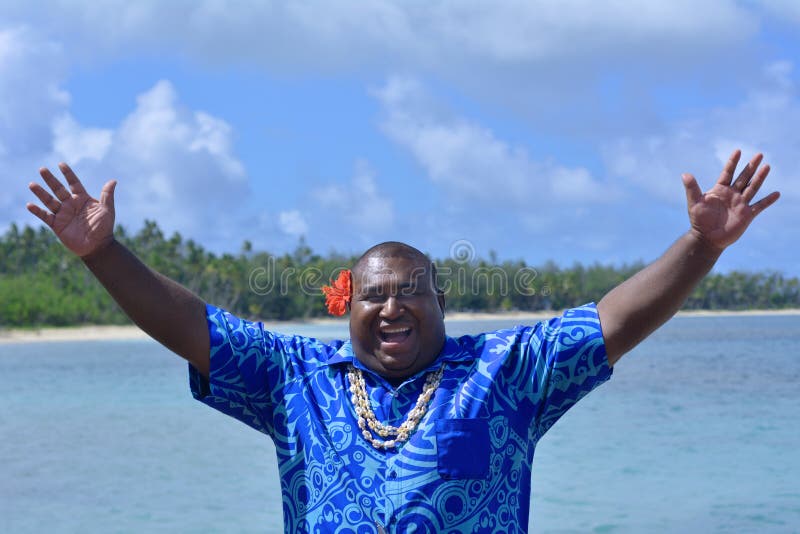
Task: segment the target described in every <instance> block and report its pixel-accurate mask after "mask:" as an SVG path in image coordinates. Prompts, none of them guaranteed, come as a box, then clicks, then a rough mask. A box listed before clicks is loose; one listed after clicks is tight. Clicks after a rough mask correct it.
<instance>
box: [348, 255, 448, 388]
mask: <svg viewBox="0 0 800 534" xmlns="http://www.w3.org/2000/svg"><path fill="white" fill-rule="evenodd" d="M350 338H351V341H352V343H353V350H354V352H355V355H356V357H357V358H358V359H359V361H361V363H362V364H364V365H365V366H366V367H367V368H369V369H372V370H373V371H375V372H376V373H378V374H380V375H382V376H384V377H386V378H387V379H403V378H407V377H409V376H411V375H413V374H415V373H417V372H419V371H421V370H423V369H424V368H425V367H427V366H428V365H430V363H431V362H432V361H433V360H435V359H436V356H437V355H438V354H439V351H440V350H441V349H442V346H443V345H444V339H445V335H444V297H443V296H442V295H437V293H436V289H435V288H434V286H433V280H432V276H431V267H430V263H428V262H422V261H420V260H413V259H409V258H406V257H402V256H400V257H370V258H365V259H364V260H363V263H362V264H361V265H360V266H359V268H358V269H356V270H354V272H353V298H352V301H351V304H350Z"/></svg>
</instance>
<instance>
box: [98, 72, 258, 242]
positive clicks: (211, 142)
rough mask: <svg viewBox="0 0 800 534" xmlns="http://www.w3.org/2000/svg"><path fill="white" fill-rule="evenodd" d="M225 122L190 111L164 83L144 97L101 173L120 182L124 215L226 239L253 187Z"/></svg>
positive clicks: (101, 165)
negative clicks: (227, 231)
mask: <svg viewBox="0 0 800 534" xmlns="http://www.w3.org/2000/svg"><path fill="white" fill-rule="evenodd" d="M231 135H232V131H231V128H230V126H229V125H228V124H227V123H225V122H224V121H222V120H221V119H218V118H215V117H212V116H210V115H208V114H207V113H203V112H200V111H192V110H189V109H186V108H184V107H183V106H181V105H180V103H179V101H178V94H177V91H176V90H175V88H174V87H173V86H172V84H171V83H170V82H168V81H166V80H162V81H160V82H158V83H156V84H155V86H153V87H152V88H151V89H150V90H148V91H146V92H144V93H142V94H141V95H139V96H138V97H137V106H136V108H135V109H134V110H133V111H132V112H131V113H130V114H129V115H128V116H127V117H125V119H124V120H123V121H122V123H121V124H120V126H119V127H118V128H117V129H116V130H115V131H114V134H113V142H112V144H111V146H110V147H109V148H108V150H107V152H106V154H105V157H104V158H102V160H101V161H99V162H98V164H97V171H98V172H102V173H103V174H104V175H106V176H114V177H117V178H118V179H119V181H120V184H119V188H118V191H119V192H120V193H121V194H124V195H126V196H127V197H128V199H129V201H128V202H127V203H126V204H124V205H120V204H118V206H121V207H122V206H124V210H125V211H123V213H126V212H127V213H128V215H127V216H126V217H125V220H126V221H131V222H132V223H133V224H136V225H138V224H139V221H141V220H142V219H145V218H148V219H156V220H158V221H159V224H163V225H164V227H166V228H168V229H175V230H179V231H182V232H186V233H189V234H190V235H197V236H199V235H206V236H207V237H210V238H211V239H214V234H219V235H217V236H216V237H217V238H218V239H219V238H220V236H221V235H223V234H224V231H223V229H224V228H225V227H226V226H227V225H229V224H233V223H234V222H235V221H236V220H237V219H238V218H239V217H240V216H241V214H240V213H238V212H237V210H236V208H237V206H239V205H242V204H244V203H245V201H246V199H247V194H248V191H249V186H248V182H247V176H246V173H245V171H244V167H243V166H242V164H241V162H239V161H238V159H237V158H236V157H235V156H234V154H233V153H232V141H231Z"/></svg>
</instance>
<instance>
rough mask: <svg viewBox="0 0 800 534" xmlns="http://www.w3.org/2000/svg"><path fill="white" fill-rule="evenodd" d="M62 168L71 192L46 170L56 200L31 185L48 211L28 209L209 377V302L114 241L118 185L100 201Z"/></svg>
mask: <svg viewBox="0 0 800 534" xmlns="http://www.w3.org/2000/svg"><path fill="white" fill-rule="evenodd" d="M59 168H60V169H61V172H62V173H63V174H64V177H65V178H66V180H67V184H69V190H67V189H66V188H65V187H64V185H63V184H62V183H61V182H60V181H59V180H58V179H57V178H56V177H55V176H53V174H52V173H51V172H50V171H49V170H48V169H44V168H43V169H41V170H40V171H39V172H40V174H41V176H42V178H43V179H44V181H45V183H46V184H47V185H48V187H49V188H50V190H51V191H52V192H53V195H55V197H54V196H53V195H51V194H50V193H48V192H47V191H45V189H44V188H43V187H42V186H41V185H39V184H36V183H31V184H30V189H31V191H33V193H34V194H35V195H36V196H37V198H38V199H39V200H40V201H41V202H42V204H44V206H45V207H46V208H47V209H43V208H41V207H40V206H37V205H35V204H28V205H27V208H28V210H29V211H30V212H31V213H33V214H34V215H36V216H37V217H38V218H39V219H41V220H42V221H43V222H44V223H45V224H46V225H47V226H49V227H50V228H51V229H52V230H53V232H55V234H56V236H58V238H59V239H60V240H61V242H62V243H63V244H64V245H65V246H66V247H67V248H68V249H69V250H71V251H72V252H74V253H75V254H77V255H78V256H80V258H81V259H82V260H83V262H84V263H85V264H86V266H87V267H88V268H89V270H91V271H92V274H94V276H95V277H97V279H98V280H99V281H100V283H101V284H103V286H104V287H105V288H106V290H107V291H108V292H109V294H110V295H111V296H112V297H113V298H114V300H115V301H117V304H119V306H120V307H121V308H122V310H123V311H124V312H125V313H126V314H127V315H128V317H130V318H131V319H132V320H133V322H134V323H136V324H137V325H138V326H139V327H140V328H141V329H142V330H144V331H145V332H146V333H147V334H149V335H150V336H152V337H153V338H154V339H155V340H156V341H158V342H159V343H161V344H162V345H164V346H165V347H167V348H168V349H170V350H172V351H173V352H175V353H176V354H178V355H179V356H181V357H183V358H185V359H186V360H188V361H189V362H190V363H191V364H192V365H193V366H194V367H195V368H197V370H198V371H200V372H201V373H202V374H203V375H205V376H208V365H209V356H208V353H209V339H208V329H207V327H206V320H205V304H204V303H203V301H202V300H200V298H198V297H197V296H196V295H194V294H193V293H192V292H191V291H189V290H188V289H186V288H184V287H183V286H181V285H180V284H178V283H177V282H174V281H172V280H170V279H169V278H167V277H165V276H162V275H161V274H159V273H157V272H155V271H153V270H152V269H150V268H149V267H147V266H146V265H145V264H143V263H142V262H141V261H139V259H138V258H137V257H136V256H135V255H134V254H133V253H131V252H130V251H129V250H128V249H127V248H125V247H124V246H123V245H122V244H120V243H119V242H117V241H116V240H115V239H114V189H115V188H116V185H117V183H116V181H114V180H112V181H109V182H108V183H106V184H105V185H104V186H103V189H102V191H101V193H100V200H97V199H95V198H92V197H91V196H90V195H89V194H88V193H87V192H86V190H85V189H84V188H83V185H82V184H81V182H80V180H79V179H78V177H77V176H76V175H75V173H74V172H72V169H70V168H69V167H68V166H67V165H66V164H65V163H61V164H60V165H59Z"/></svg>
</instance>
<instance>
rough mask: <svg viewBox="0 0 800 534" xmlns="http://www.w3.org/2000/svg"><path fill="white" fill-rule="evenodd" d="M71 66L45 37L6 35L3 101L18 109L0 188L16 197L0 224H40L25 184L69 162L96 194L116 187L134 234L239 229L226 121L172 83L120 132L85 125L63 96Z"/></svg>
mask: <svg viewBox="0 0 800 534" xmlns="http://www.w3.org/2000/svg"><path fill="white" fill-rule="evenodd" d="M65 63H66V60H65V55H64V51H63V50H62V47H61V46H60V45H58V44H57V43H54V42H52V41H48V40H46V39H43V38H42V37H41V36H40V35H39V34H38V33H35V32H33V31H31V30H29V29H27V28H25V27H20V28H12V29H5V30H0V99H2V100H3V101H4V102H10V103H13V105H6V106H2V107H1V108H0V163H2V165H3V168H4V169H5V172H4V174H3V177H2V178H0V180H2V182H3V183H2V184H0V185H2V188H3V190H4V191H9V192H10V194H8V195H6V194H4V195H2V198H0V207H2V208H3V212H2V213H3V214H2V217H4V220H0V225H2V224H4V223H7V222H9V221H12V220H17V221H21V222H28V223H34V222H35V220H34V219H32V218H31V217H30V215H29V214H27V213H26V212H25V208H24V206H25V203H26V202H29V201H34V200H35V199H34V198H33V197H32V195H31V194H30V192H28V191H27V190H26V188H25V184H26V182H27V181H28V180H24V179H20V177H23V176H28V177H30V178H29V179H31V180H38V177H36V175H35V172H36V169H38V168H39V167H40V166H42V165H51V166H52V165H54V164H55V163H57V162H58V161H62V160H65V161H68V162H69V163H71V164H73V165H74V168H75V169H76V171H77V172H78V173H79V175H80V176H81V177H82V178H83V179H84V182H85V183H86V185H87V189H88V190H90V191H99V188H100V186H101V185H102V183H103V182H104V181H105V180H107V179H109V178H112V177H113V178H117V179H119V187H118V189H117V196H118V197H119V198H120V199H121V200H122V201H121V202H118V203H117V211H118V220H119V221H120V222H122V223H124V224H126V225H128V226H129V227H133V228H138V227H139V226H140V225H141V222H142V220H143V219H145V218H148V219H156V220H158V222H159V224H160V225H162V226H163V227H164V228H165V229H166V230H168V231H176V230H177V231H181V232H184V233H187V234H189V235H193V236H203V238H204V241H205V242H213V240H214V238H215V236H216V237H219V236H222V235H224V234H225V232H226V231H228V230H229V228H228V227H229V226H233V225H235V223H236V221H237V220H239V218H240V217H241V214H240V213H239V212H238V210H237V208H238V206H240V205H242V204H243V203H245V201H246V199H247V197H248V195H247V194H248V191H249V186H248V180H247V176H246V173H245V170H244V167H243V165H242V164H241V162H240V161H239V160H238V159H237V158H236V156H235V155H234V153H233V147H232V133H233V132H232V130H231V128H230V126H229V125H228V124H227V123H225V122H224V121H222V120H221V119H219V118H217V117H213V116H211V115H209V114H208V113H204V112H202V111H193V110H189V109H186V108H185V107H183V106H181V105H180V102H179V99H178V94H177V91H176V90H175V88H174V87H173V86H172V84H171V83H169V82H168V81H161V82H159V83H157V84H156V85H155V86H154V87H153V88H152V89H150V90H149V91H146V92H144V93H143V94H141V95H139V97H138V100H137V105H136V107H135V108H134V109H133V110H132V111H131V113H129V114H128V116H127V117H125V119H124V120H123V121H122V122H121V124H120V125H119V126H118V127H116V128H113V129H105V128H96V127H93V126H90V125H81V124H80V123H79V122H78V121H77V119H76V118H75V117H73V116H72V115H71V114H70V112H69V104H70V96H69V94H68V93H67V92H66V91H65V90H64V89H63V88H62V85H63V78H64V74H63V69H64V66H65ZM12 180H13V182H12ZM7 181H8V183H6V182H7Z"/></svg>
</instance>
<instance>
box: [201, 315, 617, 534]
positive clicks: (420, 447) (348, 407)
mask: <svg viewBox="0 0 800 534" xmlns="http://www.w3.org/2000/svg"><path fill="white" fill-rule="evenodd" d="M207 313H208V326H209V330H210V335H211V368H210V369H211V370H210V379H209V380H206V379H205V378H204V377H202V376H201V375H200V374H199V373H197V372H196V371H195V370H194V368H192V367H191V366H190V384H191V389H192V394H193V395H194V396H195V398H197V399H199V400H201V401H202V402H204V403H206V404H208V405H209V406H212V407H213V408H216V409H217V410H219V411H221V412H223V413H226V414H228V415H230V416H232V417H235V418H237V419H239V420H240V421H242V422H244V423H246V424H248V425H250V426H252V427H253V428H255V429H257V430H259V431H261V432H264V433H265V434H268V435H269V436H271V437H272V439H273V440H274V442H275V447H276V449H277V454H278V462H279V468H280V474H281V491H282V494H283V517H284V525H285V531H286V532H287V533H292V534H294V533H300V532H314V533H328V532H334V533H341V534H344V533H374V532H379V531H385V532H398V533H406V532H416V533H423V532H424V533H439V532H457V533H462V532H487V533H489V532H502V533H510V532H526V531H527V526H528V510H529V502H530V491H531V464H532V462H533V452H534V448H535V446H536V443H537V441H538V440H539V438H541V437H542V435H543V434H544V433H545V432H546V431H547V429H549V428H550V427H551V426H552V425H553V423H555V422H556V420H558V418H559V417H561V415H562V414H563V413H564V412H566V411H567V409H569V408H570V407H571V406H572V405H573V404H575V403H576V402H577V401H578V400H579V399H580V398H582V397H583V396H584V395H586V394H587V393H588V392H589V391H591V390H592V389H594V388H595V387H596V386H597V385H599V384H600V383H602V382H604V381H606V380H608V378H609V377H610V376H611V369H610V368H609V366H608V361H607V358H606V352H605V345H604V344H603V337H602V333H601V331H600V322H599V320H598V317H597V310H596V308H595V307H594V305H586V306H583V307H580V308H576V309H572V310H568V311H566V312H565V313H564V314H563V315H562V316H561V317H558V318H555V319H552V320H550V321H548V322H542V323H539V324H537V325H535V326H532V327H525V326H518V327H516V328H513V329H509V330H499V331H496V332H489V333H485V334H481V335H477V336H464V337H461V338H458V339H454V338H450V337H448V338H447V339H446V342H445V345H444V348H443V349H442V351H441V353H440V354H439V356H438V358H437V359H436V361H435V362H434V363H433V364H432V365H431V367H430V368H429V369H427V370H424V371H422V372H421V373H419V374H418V375H415V376H414V377H411V378H409V379H408V380H406V381H405V382H404V383H403V384H401V385H400V386H398V387H396V388H395V387H392V386H391V385H390V384H389V383H388V382H387V381H386V380H384V379H383V378H382V377H380V376H378V375H376V374H374V373H372V372H371V371H369V370H368V369H366V368H365V367H364V366H363V365H361V364H360V362H359V361H358V360H357V359H356V358H355V356H354V355H353V351H352V347H351V345H350V343H349V342H343V341H333V342H331V343H322V342H320V341H317V340H315V339H312V338H306V337H300V336H286V335H281V334H277V333H274V332H269V331H266V330H264V327H263V325H262V324H261V323H253V322H248V321H244V320H241V319H238V318H236V317H234V316H232V315H230V314H229V313H227V312H225V311H223V310H220V309H218V308H214V307H212V306H208V308H207ZM443 362H444V366H445V368H444V375H443V377H442V381H441V384H440V386H439V389H438V390H437V391H436V394H435V395H434V397H433V399H432V401H431V404H430V408H429V410H428V413H427V414H426V415H425V417H424V418H423V419H422V421H421V423H420V426H419V428H418V430H417V431H416V432H415V433H414V434H413V435H412V436H411V438H410V439H409V441H408V442H407V443H405V444H403V445H402V446H401V447H400V448H399V449H398V450H389V451H384V450H376V449H375V448H373V447H372V445H370V444H369V443H368V442H367V441H366V440H365V439H364V438H363V436H361V433H360V432H359V429H358V424H357V418H356V414H355V412H354V410H353V406H352V404H351V401H350V393H349V383H348V379H347V364H350V363H352V364H353V365H355V366H356V367H358V368H360V369H362V370H363V371H364V379H365V381H366V385H367V392H368V394H369V397H370V401H371V404H372V408H373V410H374V412H375V415H376V416H377V418H378V420H380V421H382V422H384V423H387V424H390V425H395V426H397V425H399V424H400V423H401V422H402V421H403V420H404V418H405V417H406V415H407V414H408V412H409V410H410V409H411V408H412V407H413V406H414V403H415V402H416V400H417V396H418V395H419V393H420V391H421V389H422V385H423V383H424V381H425V375H426V373H427V372H428V371H430V370H433V369H436V368H438V367H439V366H441V365H442V363H443Z"/></svg>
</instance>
